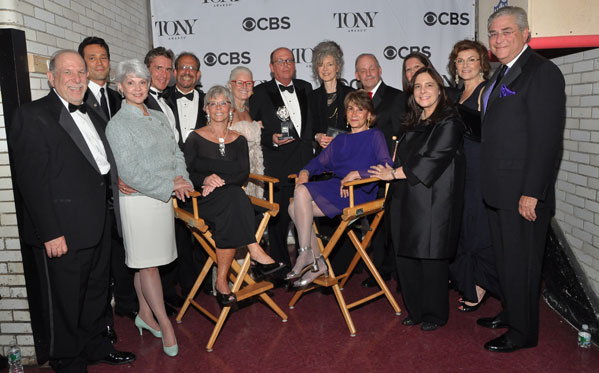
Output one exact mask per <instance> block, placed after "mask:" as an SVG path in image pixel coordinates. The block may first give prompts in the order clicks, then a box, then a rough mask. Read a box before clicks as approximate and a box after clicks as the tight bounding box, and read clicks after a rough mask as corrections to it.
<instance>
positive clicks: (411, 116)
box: [403, 66, 455, 127]
mask: <svg viewBox="0 0 599 373" xmlns="http://www.w3.org/2000/svg"><path fill="white" fill-rule="evenodd" d="M422 74H429V75H430V76H431V77H432V78H433V80H434V81H435V82H436V83H437V86H438V87H439V93H440V94H439V101H438V102H437V107H436V108H435V111H434V112H433V114H432V115H431V116H429V117H428V118H427V119H425V120H424V121H422V124H424V125H429V124H433V123H436V122H439V121H440V120H442V119H443V118H446V117H448V116H449V115H451V114H454V113H455V108H454V106H453V103H452V102H451V100H450V99H449V97H447V91H446V90H445V86H444V85H443V78H442V77H441V75H439V73H438V72H437V70H435V68H434V67H432V66H428V67H423V68H422V69H420V70H418V71H416V73H414V76H413V77H412V80H411V81H410V84H409V85H408V90H407V94H408V111H407V113H406V116H405V117H404V123H403V125H404V126H406V127H412V126H415V125H416V124H418V123H420V122H421V120H420V117H421V115H422V110H423V109H422V108H421V107H420V105H418V104H417V103H416V99H414V83H415V82H416V78H417V77H418V76H419V75H422Z"/></svg>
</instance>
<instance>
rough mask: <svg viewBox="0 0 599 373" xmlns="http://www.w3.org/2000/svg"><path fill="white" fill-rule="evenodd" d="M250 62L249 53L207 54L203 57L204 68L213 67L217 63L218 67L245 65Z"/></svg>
mask: <svg viewBox="0 0 599 373" xmlns="http://www.w3.org/2000/svg"><path fill="white" fill-rule="evenodd" d="M250 62H252V59H251V57H250V52H248V51H245V52H222V53H218V54H217V53H214V52H208V53H206V54H205V55H204V63H205V64H206V66H214V65H216V64H217V63H218V64H220V65H239V64H243V65H247V64H249V63H250Z"/></svg>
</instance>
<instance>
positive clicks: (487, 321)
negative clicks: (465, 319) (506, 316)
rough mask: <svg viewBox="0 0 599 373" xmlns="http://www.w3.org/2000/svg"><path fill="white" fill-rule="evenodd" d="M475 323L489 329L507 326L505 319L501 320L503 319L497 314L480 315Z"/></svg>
mask: <svg viewBox="0 0 599 373" xmlns="http://www.w3.org/2000/svg"><path fill="white" fill-rule="evenodd" d="M476 323H477V324H478V325H480V326H482V327H484V328H489V329H500V328H507V327H509V325H508V324H507V323H506V322H505V321H503V319H501V318H500V317H499V316H495V317H482V318H480V319H478V320H476Z"/></svg>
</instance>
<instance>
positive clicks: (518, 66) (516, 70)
mask: <svg viewBox="0 0 599 373" xmlns="http://www.w3.org/2000/svg"><path fill="white" fill-rule="evenodd" d="M531 53H532V49H531V48H530V47H527V48H526V50H525V51H524V52H523V53H522V55H521V56H520V57H519V58H518V60H517V61H516V63H514V65H513V66H512V67H511V68H510V69H509V70H508V71H507V72H506V73H505V76H504V77H503V79H501V81H500V82H499V84H500V85H501V86H506V87H508V86H509V85H510V84H512V82H514V81H515V80H516V79H517V78H518V77H519V76H520V74H522V66H524V65H525V64H526V62H527V61H528V58H529V57H530V55H531ZM498 74H499V69H497V71H495V73H494V74H493V77H492V78H491V81H493V82H494V81H495V80H497V75H498ZM488 89H493V91H491V95H490V96H489V100H488V101H487V107H486V108H484V113H483V118H484V116H485V114H486V113H487V109H488V108H489V106H491V103H492V102H494V101H495V100H496V99H498V98H499V95H500V93H501V87H497V89H495V86H494V85H493V87H490V85H488V86H487V87H485V91H484V92H483V97H485V96H484V95H485V94H486V93H487V90H488ZM483 106H484V105H483Z"/></svg>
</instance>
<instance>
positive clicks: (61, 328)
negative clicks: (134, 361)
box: [9, 91, 120, 368]
mask: <svg viewBox="0 0 599 373" xmlns="http://www.w3.org/2000/svg"><path fill="white" fill-rule="evenodd" d="M89 118H90V119H91V120H92V122H93V124H94V126H95V128H96V131H97V133H98V135H99V136H100V139H101V141H102V143H103V145H104V148H105V150H106V155H107V158H108V160H109V162H110V169H111V172H110V173H109V175H110V176H109V177H110V183H111V185H107V183H106V180H108V177H104V176H103V175H102V174H101V173H100V171H99V169H98V166H97V164H96V162H95V160H94V158H93V156H92V154H91V151H90V149H89V147H88V146H87V143H86V142H85V140H84V138H83V135H82V134H81V132H80V131H79V129H78V127H77V125H76V124H75V121H74V120H73V118H72V117H71V115H70V114H69V112H68V110H67V109H66V108H65V106H64V105H63V103H62V102H61V101H60V99H59V97H58V95H57V94H56V93H55V92H54V91H51V92H50V93H49V94H48V95H47V96H46V97H43V98H41V99H39V100H36V101H34V102H32V103H30V104H27V105H23V106H22V107H21V108H19V109H18V110H17V112H16V114H15V119H14V122H13V124H12V127H11V131H10V133H9V138H10V144H11V147H12V156H13V159H12V161H13V164H14V170H15V180H16V182H17V185H18V187H19V189H20V191H21V193H22V195H23V201H24V203H25V216H24V222H23V239H24V240H25V242H26V243H27V244H29V245H31V246H33V247H34V255H35V258H36V264H37V266H38V271H39V273H40V278H41V281H42V293H43V298H44V299H43V304H44V307H45V312H44V315H45V316H46V317H48V320H47V322H46V323H45V324H46V326H47V333H49V338H50V358H51V359H52V360H57V359H60V360H62V361H63V364H64V365H69V364H71V366H77V367H79V368H81V367H82V366H85V365H86V360H98V359H100V358H102V357H104V356H106V355H107V354H108V353H110V352H112V351H114V349H113V347H112V345H111V344H110V342H109V341H108V340H107V339H105V338H103V337H102V332H103V331H104V330H105V323H104V311H105V310H106V302H107V300H108V294H107V292H108V278H109V261H110V216H109V214H108V203H107V202H108V201H107V197H108V196H110V195H111V187H112V190H117V188H118V186H117V172H116V165H115V163H114V159H113V157H112V153H111V151H110V147H109V145H108V141H107V140H106V137H105V136H104V129H103V127H102V121H101V119H100V118H99V117H98V116H96V115H95V113H94V112H92V111H90V112H89ZM115 205H116V206H115V209H116V211H117V214H116V218H117V219H119V214H118V198H117V199H115ZM117 224H118V223H117ZM119 225H120V224H119ZM60 236H64V237H65V239H66V244H67V247H68V252H67V253H66V254H65V255H63V256H61V257H60V258H51V259H49V258H48V257H47V256H46V250H45V248H44V242H47V241H50V240H52V239H55V238H58V237H60Z"/></svg>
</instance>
